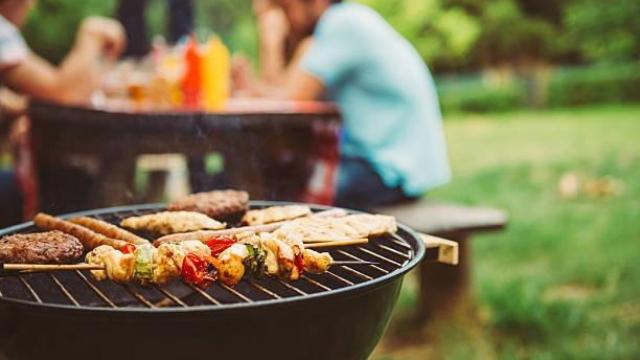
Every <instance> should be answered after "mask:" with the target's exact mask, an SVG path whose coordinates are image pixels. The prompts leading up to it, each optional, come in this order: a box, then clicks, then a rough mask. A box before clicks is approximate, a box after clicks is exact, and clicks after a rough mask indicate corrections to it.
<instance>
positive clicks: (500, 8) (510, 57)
mask: <svg viewBox="0 0 640 360" xmlns="http://www.w3.org/2000/svg"><path fill="white" fill-rule="evenodd" d="M480 21H481V24H482V29H483V30H482V35H481V37H480V38H479V39H478V43H477V45H476V51H475V53H474V55H475V56H476V61H477V62H478V63H479V64H481V65H491V64H500V63H505V62H518V61H528V60H530V59H534V60H535V59H544V58H550V57H551V56H552V54H553V51H554V47H555V45H556V44H555V39H556V38H557V30H556V28H555V27H554V26H553V25H552V24H551V23H549V22H548V21H546V20H545V19H542V18H537V17H532V16H528V15H527V14H526V13H524V12H523V11H522V10H521V9H520V7H519V6H518V4H517V3H516V2H515V1H514V0H498V1H487V2H485V4H484V6H483V7H482V13H481V15H480Z"/></svg>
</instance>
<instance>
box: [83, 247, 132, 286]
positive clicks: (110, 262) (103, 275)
mask: <svg viewBox="0 0 640 360" xmlns="http://www.w3.org/2000/svg"><path fill="white" fill-rule="evenodd" d="M85 260H86V262H87V263H88V264H94V265H100V266H104V267H105V269H106V270H91V274H92V275H93V277H94V278H95V279H96V280H105V279H111V280H113V281H116V282H121V283H125V282H129V281H131V280H132V279H133V276H134V274H135V263H136V258H135V255H134V254H123V253H122V252H120V251H119V250H116V249H114V248H113V247H111V246H108V245H101V246H98V247H97V248H95V249H93V250H92V251H91V252H89V253H88V254H87V256H86V258H85Z"/></svg>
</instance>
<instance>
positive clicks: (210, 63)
mask: <svg viewBox="0 0 640 360" xmlns="http://www.w3.org/2000/svg"><path fill="white" fill-rule="evenodd" d="M201 68H202V95H203V96H202V104H203V105H204V108H205V110H207V111H218V110H222V109H224V107H225V105H226V104H227V100H228V99H229V91H230V90H229V82H230V75H231V55H230V54H229V49H227V47H226V46H225V45H224V43H222V40H220V38H218V37H212V38H210V39H209V41H208V42H207V45H206V48H205V51H204V56H203V57H202V66H201Z"/></svg>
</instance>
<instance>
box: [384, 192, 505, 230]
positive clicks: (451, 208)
mask: <svg viewBox="0 0 640 360" xmlns="http://www.w3.org/2000/svg"><path fill="white" fill-rule="evenodd" d="M373 211H374V212H376V213H380V214H385V215H392V216H395V217H396V219H398V221H399V222H400V223H403V224H406V225H408V226H410V227H411V228H413V229H415V230H417V231H420V232H424V233H428V234H437V233H443V232H454V231H469V232H477V231H483V230H484V231H488V230H499V229H502V228H504V226H505V225H506V224H507V221H508V217H507V214H506V213H505V212H504V211H502V210H498V209H492V208H484V207H472V206H462V205H456V204H444V203H436V202H432V201H431V200H427V199H421V200H418V201H414V202H409V203H403V204H399V205H395V206H388V207H381V208H376V209H373Z"/></svg>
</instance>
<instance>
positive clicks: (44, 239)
mask: <svg viewBox="0 0 640 360" xmlns="http://www.w3.org/2000/svg"><path fill="white" fill-rule="evenodd" d="M83 252H84V247H83V246H82V243H80V241H79V240H78V239H76V238H75V237H74V236H71V235H68V234H65V233H63V232H61V231H58V230H54V231H47V232H41V233H33V234H18V235H9V236H5V237H3V238H2V239H0V262H5V263H16V264H64V263H70V262H75V261H77V260H78V259H79V258H80V257H82V253H83Z"/></svg>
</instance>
